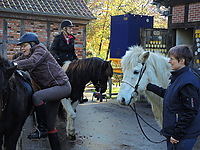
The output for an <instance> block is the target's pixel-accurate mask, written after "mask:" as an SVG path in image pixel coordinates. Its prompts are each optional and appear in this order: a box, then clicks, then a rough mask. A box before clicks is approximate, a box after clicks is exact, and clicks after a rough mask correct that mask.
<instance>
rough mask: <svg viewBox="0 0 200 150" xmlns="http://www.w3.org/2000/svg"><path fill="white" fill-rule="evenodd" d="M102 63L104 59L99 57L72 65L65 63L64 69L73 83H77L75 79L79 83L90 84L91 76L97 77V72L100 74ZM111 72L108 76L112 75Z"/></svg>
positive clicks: (81, 60)
mask: <svg viewBox="0 0 200 150" xmlns="http://www.w3.org/2000/svg"><path fill="white" fill-rule="evenodd" d="M102 63H103V59H101V58H98V57H92V58H86V59H79V60H76V61H73V62H71V63H70V62H65V64H64V65H63V67H62V68H63V70H64V71H65V72H66V74H67V76H68V77H69V79H70V80H71V81H73V82H75V80H74V79H76V80H77V79H78V80H79V81H87V82H88V80H89V79H90V78H91V76H95V74H96V73H97V72H99V73H100V68H101V65H102ZM67 66H68V67H67ZM83 70H84V72H83ZM110 72H111V71H108V72H107V75H110V74H111V73H110ZM97 78H98V76H97ZM77 82H78V81H77Z"/></svg>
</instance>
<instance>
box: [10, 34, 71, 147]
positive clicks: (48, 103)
mask: <svg viewBox="0 0 200 150" xmlns="http://www.w3.org/2000/svg"><path fill="white" fill-rule="evenodd" d="M18 45H20V46H21V49H22V50H23V52H24V54H22V55H21V56H19V57H18V58H16V59H14V60H13V62H14V64H15V65H17V68H18V69H21V70H24V71H28V72H29V74H30V75H31V77H32V79H33V80H34V81H35V82H36V83H37V84H38V85H39V86H40V87H41V90H39V91H36V92H35V93H34V94H33V96H32V102H33V105H34V108H35V111H36V116H37V123H38V126H37V130H36V131H35V132H34V133H30V134H29V135H28V138H29V139H31V140H33V139H40V138H46V137H47V136H48V138H49V142H50V145H51V148H52V150H60V149H61V145H60V140H59V137H58V134H57V130H56V128H55V122H56V117H57V112H58V107H59V103H60V100H61V99H63V98H65V97H67V96H69V94H70V93H71V84H70V82H69V78H68V76H67V75H66V74H65V72H64V71H63V70H62V68H61V67H60V65H59V64H58V63H57V61H56V60H55V58H54V57H53V56H52V55H51V53H50V52H49V51H48V50H47V48H46V47H45V46H44V45H43V44H42V43H40V41H39V38H38V36H37V35H36V34H35V33H30V32H29V33H26V34H24V35H22V36H21V38H20V40H19V43H18Z"/></svg>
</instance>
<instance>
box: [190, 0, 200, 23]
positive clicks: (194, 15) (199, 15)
mask: <svg viewBox="0 0 200 150" xmlns="http://www.w3.org/2000/svg"><path fill="white" fill-rule="evenodd" d="M195 21H200V3H192V4H189V13H188V22H195Z"/></svg>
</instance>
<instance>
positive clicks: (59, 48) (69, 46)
mask: <svg viewBox="0 0 200 150" xmlns="http://www.w3.org/2000/svg"><path fill="white" fill-rule="evenodd" d="M73 26H74V25H73V24H72V22H71V21H70V20H63V21H62V22H61V34H59V35H57V36H55V38H54V40H53V43H52V45H51V48H50V52H51V53H52V55H53V56H54V57H55V58H56V60H57V62H58V63H59V65H60V66H62V65H63V62H64V61H67V60H70V61H72V60H77V59H78V57H77V56H76V53H75V49H74V41H75V37H74V36H73V35H72V34H71V33H72V27H73Z"/></svg>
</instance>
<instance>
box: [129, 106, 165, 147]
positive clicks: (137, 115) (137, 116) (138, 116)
mask: <svg viewBox="0 0 200 150" xmlns="http://www.w3.org/2000/svg"><path fill="white" fill-rule="evenodd" d="M133 106H134V108H133V107H132V106H131V105H130V107H131V109H132V110H133V111H134V112H135V115H136V118H137V121H138V124H139V127H140V130H141V131H142V133H143V135H144V136H145V137H146V138H147V140H149V141H150V142H152V143H155V144H159V143H162V142H164V141H167V139H164V140H162V141H159V142H155V141H152V140H151V139H150V138H149V137H148V136H147V135H146V134H145V132H144V130H143V129H142V126H141V124H140V120H139V118H140V119H142V121H144V122H145V123H146V124H147V125H148V126H149V127H151V128H152V129H154V130H155V131H156V132H158V133H159V134H161V133H160V131H158V130H157V129H156V128H154V127H153V126H151V125H150V124H149V123H148V122H146V121H145V120H144V119H143V118H142V117H141V116H140V115H139V114H138V113H137V111H136V107H135V103H133ZM161 135H162V134H161Z"/></svg>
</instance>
